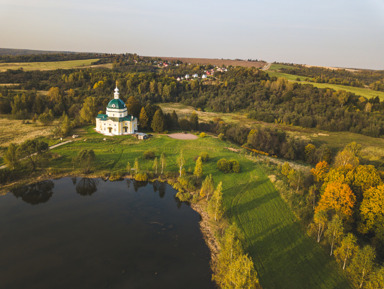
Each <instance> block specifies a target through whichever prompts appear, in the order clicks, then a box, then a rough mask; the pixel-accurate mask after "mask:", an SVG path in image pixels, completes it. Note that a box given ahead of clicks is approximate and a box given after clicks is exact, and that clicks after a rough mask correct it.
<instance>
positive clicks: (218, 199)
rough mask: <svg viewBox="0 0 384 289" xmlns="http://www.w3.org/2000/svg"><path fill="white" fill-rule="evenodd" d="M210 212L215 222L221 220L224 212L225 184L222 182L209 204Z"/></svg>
mask: <svg viewBox="0 0 384 289" xmlns="http://www.w3.org/2000/svg"><path fill="white" fill-rule="evenodd" d="M208 212H209V213H210V216H211V217H212V218H213V219H214V220H215V221H217V220H219V219H220V218H221V217H222V215H223V213H224V211H223V183H222V182H220V183H219V184H218V185H217V188H216V190H215V191H214V192H213V195H212V198H211V199H210V201H209V203H208Z"/></svg>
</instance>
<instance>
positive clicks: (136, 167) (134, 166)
mask: <svg viewBox="0 0 384 289" xmlns="http://www.w3.org/2000/svg"><path fill="white" fill-rule="evenodd" d="M133 170H134V171H135V174H138V173H139V171H140V167H139V160H138V159H137V158H135V163H134V165H133Z"/></svg>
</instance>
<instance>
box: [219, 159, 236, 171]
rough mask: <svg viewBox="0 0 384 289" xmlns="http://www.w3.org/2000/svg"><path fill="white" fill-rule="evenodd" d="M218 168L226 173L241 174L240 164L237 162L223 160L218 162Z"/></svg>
mask: <svg viewBox="0 0 384 289" xmlns="http://www.w3.org/2000/svg"><path fill="white" fill-rule="evenodd" d="M217 168H218V169H219V170H220V171H222V172H224V173H238V172H240V164H239V162H238V161H237V160H233V159H232V160H229V161H227V160H226V159H221V160H219V161H218V162H217Z"/></svg>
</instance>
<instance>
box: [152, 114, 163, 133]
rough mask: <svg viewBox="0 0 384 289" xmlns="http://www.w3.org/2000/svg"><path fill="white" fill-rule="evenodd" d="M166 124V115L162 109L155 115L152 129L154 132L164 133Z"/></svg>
mask: <svg viewBox="0 0 384 289" xmlns="http://www.w3.org/2000/svg"><path fill="white" fill-rule="evenodd" d="M164 124H165V119H164V115H163V112H162V110H161V109H158V110H157V111H156V112H155V115H154V116H153V120H152V124H151V128H152V129H153V131H154V132H162V131H164V128H165V126H164Z"/></svg>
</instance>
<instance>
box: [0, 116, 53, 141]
mask: <svg viewBox="0 0 384 289" xmlns="http://www.w3.org/2000/svg"><path fill="white" fill-rule="evenodd" d="M52 128H53V126H42V125H39V124H37V123H29V124H23V121H22V120H15V119H7V118H4V117H0V148H4V147H7V146H8V145H9V144H10V143H22V142H23V141H25V140H27V139H33V138H36V137H46V136H49V135H51V134H52V132H51V131H52Z"/></svg>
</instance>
